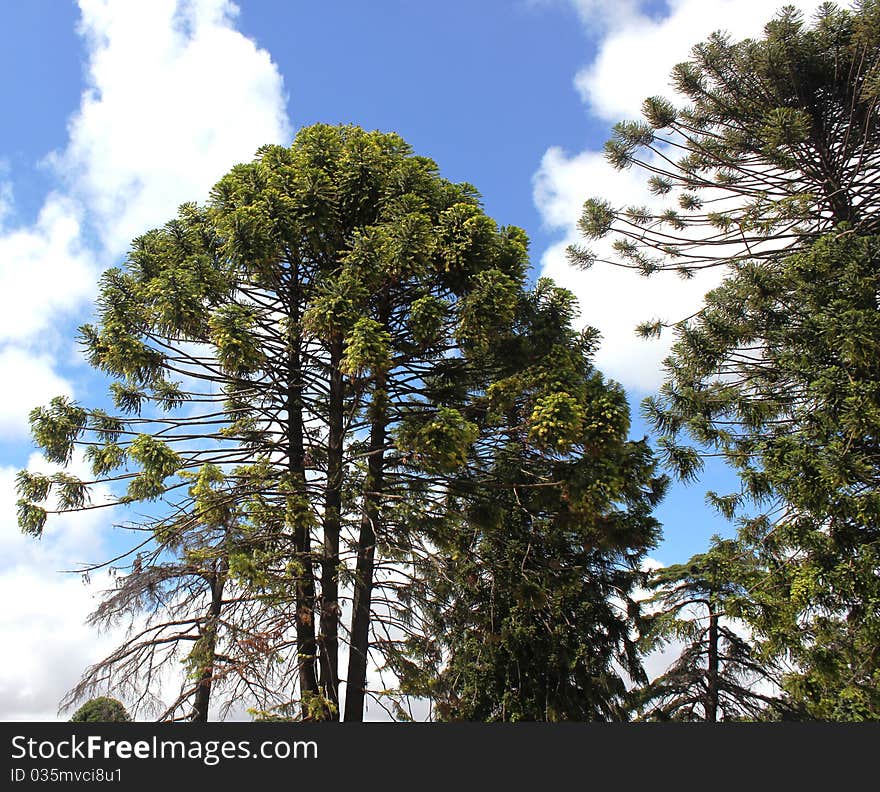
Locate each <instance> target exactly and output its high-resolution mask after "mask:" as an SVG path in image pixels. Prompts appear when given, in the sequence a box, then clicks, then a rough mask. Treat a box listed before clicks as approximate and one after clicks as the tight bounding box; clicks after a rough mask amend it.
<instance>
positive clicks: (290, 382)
mask: <svg viewBox="0 0 880 792" xmlns="http://www.w3.org/2000/svg"><path fill="white" fill-rule="evenodd" d="M289 297H290V305H289V306H288V311H289V315H290V319H291V322H290V326H291V338H290V339H289V344H290V349H289V355H290V357H289V360H288V370H287V400H286V405H285V406H286V409H287V472H288V476H289V478H290V486H291V489H292V492H293V495H294V497H295V498H299V499H302V502H303V503H305V502H307V490H306V474H305V448H304V440H303V438H304V422H303V376H302V336H301V333H300V321H301V318H302V317H301V315H300V297H301V295H300V288H299V273H298V268H295V269H294V271H293V273H292V281H291V287H290V294H289ZM293 550H294V557H295V559H296V561H297V562H298V563H299V564H300V567H301V570H300V571H299V572H298V574H297V576H296V602H295V605H296V651H297V670H298V672H299V691H300V699H301V713H302V719H303V720H310V719H311V717H312V715H311V710H310V708H309V703H310V699H313V698H314V697H315V696H317V695H318V693H319V691H318V678H317V675H316V673H315V658H316V654H317V643H316V641H315V577H314V571H313V569H312V539H311V535H310V533H309V526H308V525H307V524H305V523H304V522H303V521H300V522H299V523H298V524H297V525H296V526H294V531H293Z"/></svg>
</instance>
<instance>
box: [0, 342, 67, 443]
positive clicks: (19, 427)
mask: <svg viewBox="0 0 880 792" xmlns="http://www.w3.org/2000/svg"><path fill="white" fill-rule="evenodd" d="M52 366H53V360H52V358H50V357H48V356H47V355H34V354H31V353H30V352H27V351H25V350H23V349H20V348H18V347H12V346H9V347H5V348H0V371H2V372H4V375H5V376H6V377H9V379H8V380H7V386H6V388H5V390H4V394H3V400H2V401H0V439H10V438H15V439H18V438H22V437H26V436H27V434H28V414H29V413H30V411H31V410H32V409H33V408H34V407H37V406H39V405H42V404H45V403H46V402H48V401H49V399H50V398H51V397H53V396H70V395H72V392H73V388H72V386H71V385H70V383H68V382H67V381H66V380H64V379H62V378H61V377H59V376H58V375H57V374H56V373H55V372H54V371H53V370H52Z"/></svg>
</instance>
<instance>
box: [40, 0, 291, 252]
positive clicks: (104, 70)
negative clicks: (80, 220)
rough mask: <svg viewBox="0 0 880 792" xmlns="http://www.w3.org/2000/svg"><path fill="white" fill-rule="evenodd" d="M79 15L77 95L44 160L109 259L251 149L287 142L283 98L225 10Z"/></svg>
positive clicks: (105, 8)
mask: <svg viewBox="0 0 880 792" xmlns="http://www.w3.org/2000/svg"><path fill="white" fill-rule="evenodd" d="M80 8H81V11H82V21H81V25H80V29H81V32H82V34H83V36H84V37H85V39H86V41H87V42H88V43H89V46H90V50H91V52H90V57H89V68H88V76H87V80H88V87H87V90H86V91H85V93H84V94H83V97H82V102H81V105H80V108H79V111H78V112H77V113H76V115H75V116H74V118H73V119H72V121H71V123H70V143H69V146H68V147H67V149H66V150H65V151H64V152H62V153H60V154H57V155H55V156H54V157H53V158H52V161H53V163H54V164H55V166H56V168H57V169H58V170H59V172H60V173H61V174H62V175H63V176H64V178H65V179H66V180H67V182H68V184H70V186H71V190H72V192H73V193H74V194H75V195H77V196H78V197H79V198H80V199H81V200H82V201H83V202H84V204H85V205H86V206H87V207H88V209H89V217H90V219H91V220H92V221H93V223H94V224H95V226H96V228H97V231H98V234H99V236H100V239H101V241H102V242H103V244H104V246H105V247H106V248H107V249H108V250H109V251H110V252H112V253H114V254H119V253H121V252H124V250H125V249H126V247H127V245H128V243H129V242H130V241H131V239H132V238H133V237H135V236H137V235H139V234H141V233H143V232H144V231H146V230H148V229H150V228H153V227H156V226H158V225H161V224H163V223H164V222H166V221H167V220H169V219H170V218H171V217H172V216H173V213H174V212H175V210H176V208H177V206H178V205H179V204H181V203H183V202H185V201H204V200H205V199H206V198H207V196H208V190H209V189H210V187H211V186H212V185H213V184H214V182H215V181H216V180H217V179H219V178H220V176H222V175H223V173H225V172H226V171H227V170H228V169H229V168H230V167H232V165H234V164H235V163H237V162H241V161H245V160H250V159H251V158H252V157H253V155H254V153H255V151H256V149H257V148H258V147H259V146H261V145H263V144H265V143H283V142H286V141H287V138H288V136H289V124H288V122H287V118H286V115H285V97H284V87H283V81H282V78H281V75H280V74H279V72H278V69H277V68H276V66H275V64H274V63H273V62H272V59H271V57H270V55H269V53H268V52H266V50H263V49H260V48H259V47H257V45H256V44H255V43H254V41H252V40H251V39H248V38H246V37H245V36H244V35H242V34H241V33H240V32H238V31H237V30H235V28H234V27H233V24H234V19H235V15H236V13H237V8H236V6H235V5H233V4H232V3H230V2H228V1H227V0H197V1H196V0H191V1H190V2H173V0H152V2H150V3H125V2H121V3H120V2H113V1H112V0H81V2H80Z"/></svg>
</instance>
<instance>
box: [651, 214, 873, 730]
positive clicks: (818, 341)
mask: <svg viewBox="0 0 880 792" xmlns="http://www.w3.org/2000/svg"><path fill="white" fill-rule="evenodd" d="M878 261H880V241H878V239H877V238H875V237H860V236H855V235H853V234H851V233H850V232H848V231H846V230H844V229H842V230H841V233H838V234H833V235H828V236H827V237H824V238H822V239H820V240H818V241H817V242H816V243H815V244H814V245H813V246H812V248H810V249H809V250H807V251H804V252H802V253H799V254H797V255H793V256H790V257H788V258H786V259H785V260H784V261H783V262H780V264H779V266H777V267H775V268H773V269H768V268H766V267H764V266H762V265H758V264H754V265H743V266H741V267H739V268H738V270H737V271H736V272H735V273H734V274H732V275H731V276H730V277H729V278H728V279H727V280H726V281H725V282H724V283H723V284H722V285H721V286H720V287H719V288H718V289H716V290H715V291H713V292H711V293H710V294H709V295H707V298H706V308H705V310H704V311H703V313H702V314H701V315H700V317H698V318H697V319H696V320H694V321H693V322H692V323H691V324H689V325H688V326H687V327H685V328H683V329H682V330H681V331H679V333H678V341H677V342H676V344H675V346H674V348H673V356H672V358H671V360H670V363H669V366H668V372H669V381H668V383H667V384H666V385H665V386H664V388H663V391H662V395H661V398H660V400H659V401H658V402H656V403H655V404H654V412H653V419H654V422H655V424H657V425H658V427H659V428H661V429H664V428H665V429H666V430H672V433H673V434H674V433H675V432H676V431H678V429H679V427H681V428H686V429H687V431H688V432H689V433H690V434H691V435H692V437H694V438H695V439H696V440H698V441H699V442H701V443H708V444H711V445H712V446H714V447H716V448H718V449H719V450H720V451H721V452H722V453H723V454H725V456H726V457H727V459H728V460H729V462H730V463H731V464H732V465H733V466H734V467H735V468H737V469H738V471H739V472H740V475H741V477H742V480H743V483H744V494H745V495H746V496H747V497H750V498H751V499H752V500H754V501H756V502H757V503H759V504H761V503H764V504H768V503H770V504H772V503H773V501H772V498H773V497H774V496H775V497H779V498H781V502H782V504H784V506H783V510H782V511H781V513H780V514H779V515H778V516H777V518H776V520H775V524H773V525H772V528H767V527H758V526H759V525H763V523H752V522H749V521H746V522H744V524H743V530H744V536H745V537H746V538H748V539H749V540H750V541H753V542H757V543H758V547H759V548H760V549H761V552H762V555H763V556H765V564H766V567H767V575H766V578H765V579H764V581H763V582H762V585H761V586H760V587H758V588H757V589H756V591H755V600H756V602H757V603H758V604H759V605H760V608H759V609H758V611H757V612H756V613H755V615H754V617H753V619H752V622H753V627H754V628H755V629H756V630H758V631H759V633H760V634H762V635H763V636H764V637H765V639H766V641H767V644H768V647H769V648H770V649H771V650H772V651H774V652H776V653H779V654H782V655H786V656H788V657H789V659H790V660H791V661H792V662H794V663H795V665H796V666H797V667H798V668H800V669H801V670H800V671H799V672H795V673H793V674H791V675H790V676H789V677H788V678H787V680H786V681H785V683H784V684H785V687H786V690H787V691H788V692H789V693H790V695H792V697H793V698H794V699H796V700H798V701H799V702H800V704H801V705H803V706H804V707H806V708H807V710H808V712H810V713H811V716H812V717H821V718H826V717H832V715H833V716H834V717H837V716H838V715H839V716H840V717H844V716H846V712H847V710H846V707H845V706H843V708H842V709H836V708H835V706H836V705H834V704H833V703H832V702H836V701H837V700H838V699H839V700H840V701H853V702H861V703H860V704H858V705H855V704H854V705H853V706H854V709H853V710H852V713H853V717H856V713H857V711H858V712H861V711H862V710H859V707H868V710H869V711H873V712H875V713H876V712H878V710H876V709H874V710H870V708H871V707H876V701H877V699H876V683H875V678H874V677H875V674H876V668H878V665H877V658H876V657H875V653H873V652H872V651H867V650H866V649H865V647H866V646H872V645H873V642H875V641H876V640H877V638H878V635H880V633H878V621H877V618H876V614H877V612H878V611H877V608H876V607H875V603H876V602H877V601H880V599H878V595H880V590H878V587H877V576H876V568H877V567H876V560H877V558H878V554H880V536H878V534H877V531H876V525H877V524H878V518H880V511H878V509H880V496H878V485H880V478H878V467H877V463H876V460H877V458H878V455H877V454H878V449H877V447H876V441H875V438H876V437H878V436H880V435H878V430H880V401H878V399H880V392H878V390H877V387H876V383H877V382H878V381H880V380H878V378H880V371H878V369H877V360H878V359H880V323H878V312H877V303H876V299H877V298H876V295H877V294H878V289H880V280H878V277H880V276H878V272H880V269H878ZM747 347H749V348H752V349H756V348H757V349H760V350H761V357H762V361H761V365H760V366H756V365H755V363H754V358H753V356H752V355H751V354H749V353H743V352H741V350H743V349H745V348H747ZM719 372H724V375H725V376H724V380H723V381H718V380H716V377H717V375H718V373H719ZM722 427H723V429H722ZM669 442H672V441H671V440H669ZM689 453H690V455H691V457H694V456H695V455H696V454H697V450H696V449H690V450H689ZM672 461H675V460H674V459H673V460H672ZM715 500H716V502H717V503H718V505H719V507H720V508H721V509H722V510H723V511H724V512H725V513H726V514H727V515H728V516H732V515H733V513H734V512H735V511H737V510H742V508H743V506H742V498H735V497H733V496H715ZM856 656H859V657H860V661H859V662H858V663H855V662H854V661H853V662H852V663H851V664H848V663H849V661H847V660H846V658H855V657H856ZM831 658H834V659H833V660H832V659H831ZM835 713H836V714H835ZM847 717H848V716H847ZM859 717H861V716H859Z"/></svg>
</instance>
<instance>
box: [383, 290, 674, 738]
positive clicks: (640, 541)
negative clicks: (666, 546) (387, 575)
mask: <svg viewBox="0 0 880 792" xmlns="http://www.w3.org/2000/svg"><path fill="white" fill-rule="evenodd" d="M573 310H574V305H573V302H572V297H571V295H570V293H568V292H566V291H565V290H563V289H558V288H556V287H554V286H552V284H550V283H549V282H548V281H543V280H542V281H539V283H538V285H537V288H536V289H535V290H534V291H533V292H532V293H531V294H529V295H527V297H526V299H524V300H523V301H522V302H521V304H520V306H519V311H518V323H517V327H518V332H517V334H516V335H515V336H514V337H512V338H511V339H510V340H509V345H508V346H507V348H502V349H501V350H499V357H498V358H496V360H495V366H496V372H497V379H496V381H495V383H494V384H493V385H492V386H491V387H490V388H489V390H488V391H487V396H486V399H485V401H486V403H487V405H488V406H489V407H490V409H489V410H488V411H487V412H486V413H484V414H483V415H482V418H481V420H482V422H483V426H484V427H485V428H489V427H491V431H488V432H486V433H485V435H484V436H485V437H487V438H489V437H494V441H493V442H492V443H491V444H490V445H487V446H486V447H485V448H484V449H482V453H481V456H480V458H479V461H478V462H477V464H476V465H474V466H473V467H472V468H471V469H470V470H469V471H468V473H467V475H465V476H463V477H460V478H459V479H458V480H457V481H456V482H455V487H454V489H453V490H452V494H450V497H449V500H448V506H447V510H448V514H449V517H448V518H447V519H445V520H443V521H441V522H439V523H437V524H436V525H435V526H434V530H433V531H431V532H430V533H429V535H430V539H431V542H432V544H433V545H434V546H436V549H437V552H436V553H434V554H432V555H430V556H428V557H427V558H426V559H425V560H424V564H423V566H422V567H421V569H422V571H421V575H420V577H419V581H420V582H418V583H416V584H415V585H413V586H411V587H409V589H408V590H407V597H408V599H406V600H405V603H408V604H410V606H416V610H417V612H419V613H420V618H421V622H420V623H421V625H422V626H421V632H420V634H418V635H414V636H411V638H410V640H409V641H407V642H405V644H403V645H402V646H399V647H396V649H395V651H392V652H391V653H390V660H391V666H392V668H393V669H394V670H395V671H396V672H397V673H398V675H399V677H400V678H401V680H402V685H401V687H402V690H403V691H404V692H405V693H408V694H415V695H426V696H429V697H430V698H431V699H432V700H433V701H434V703H435V714H436V717H438V718H439V719H441V720H481V721H520V720H531V721H547V720H617V719H621V718H624V717H625V716H626V709H625V706H624V700H625V693H626V681H625V680H626V679H627V678H629V679H635V680H642V679H643V672H642V669H641V664H640V658H639V654H638V651H637V648H636V645H635V641H634V637H633V635H634V633H633V630H634V627H635V625H636V624H637V612H638V608H637V605H636V603H635V602H634V601H633V599H632V595H633V593H634V589H635V587H636V586H637V585H638V584H639V583H640V582H641V581H643V577H644V576H643V574H642V572H641V571H640V562H641V561H642V559H643V558H644V555H645V552H646V551H647V549H648V548H650V547H651V546H653V544H654V542H655V541H656V539H657V537H658V535H659V526H658V524H657V522H656V521H655V520H654V519H653V518H652V517H651V516H650V511H651V507H652V506H653V505H654V504H655V503H656V502H657V501H658V500H659V498H660V497H661V496H662V492H663V490H664V487H665V483H666V482H665V478H663V477H658V476H656V474H655V472H654V460H653V458H652V456H651V454H650V451H649V450H648V448H647V446H646V444H645V443H643V442H628V441H627V440H626V436H627V432H628V428H629V416H628V412H627V409H626V403H625V400H624V399H623V394H622V392H621V390H620V389H619V388H618V387H617V386H615V385H613V384H610V383H607V382H605V381H604V380H603V379H602V378H601V376H600V375H599V374H598V373H597V372H596V371H595V370H594V369H593V368H592V365H591V362H590V358H591V352H592V345H593V341H594V336H593V334H592V332H586V333H584V334H581V335H578V334H576V333H575V332H574V331H573V330H572V328H571V326H570V320H571V316H572V313H573ZM505 353H506V354H505ZM554 394H562V398H559V399H557V400H555V401H554V400H553V396H554ZM477 403H479V400H478V402H477ZM548 404H564V405H565V407H564V409H563V408H560V409H555V410H552V409H549V408H548V407H547V405H548ZM484 442H486V441H484Z"/></svg>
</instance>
